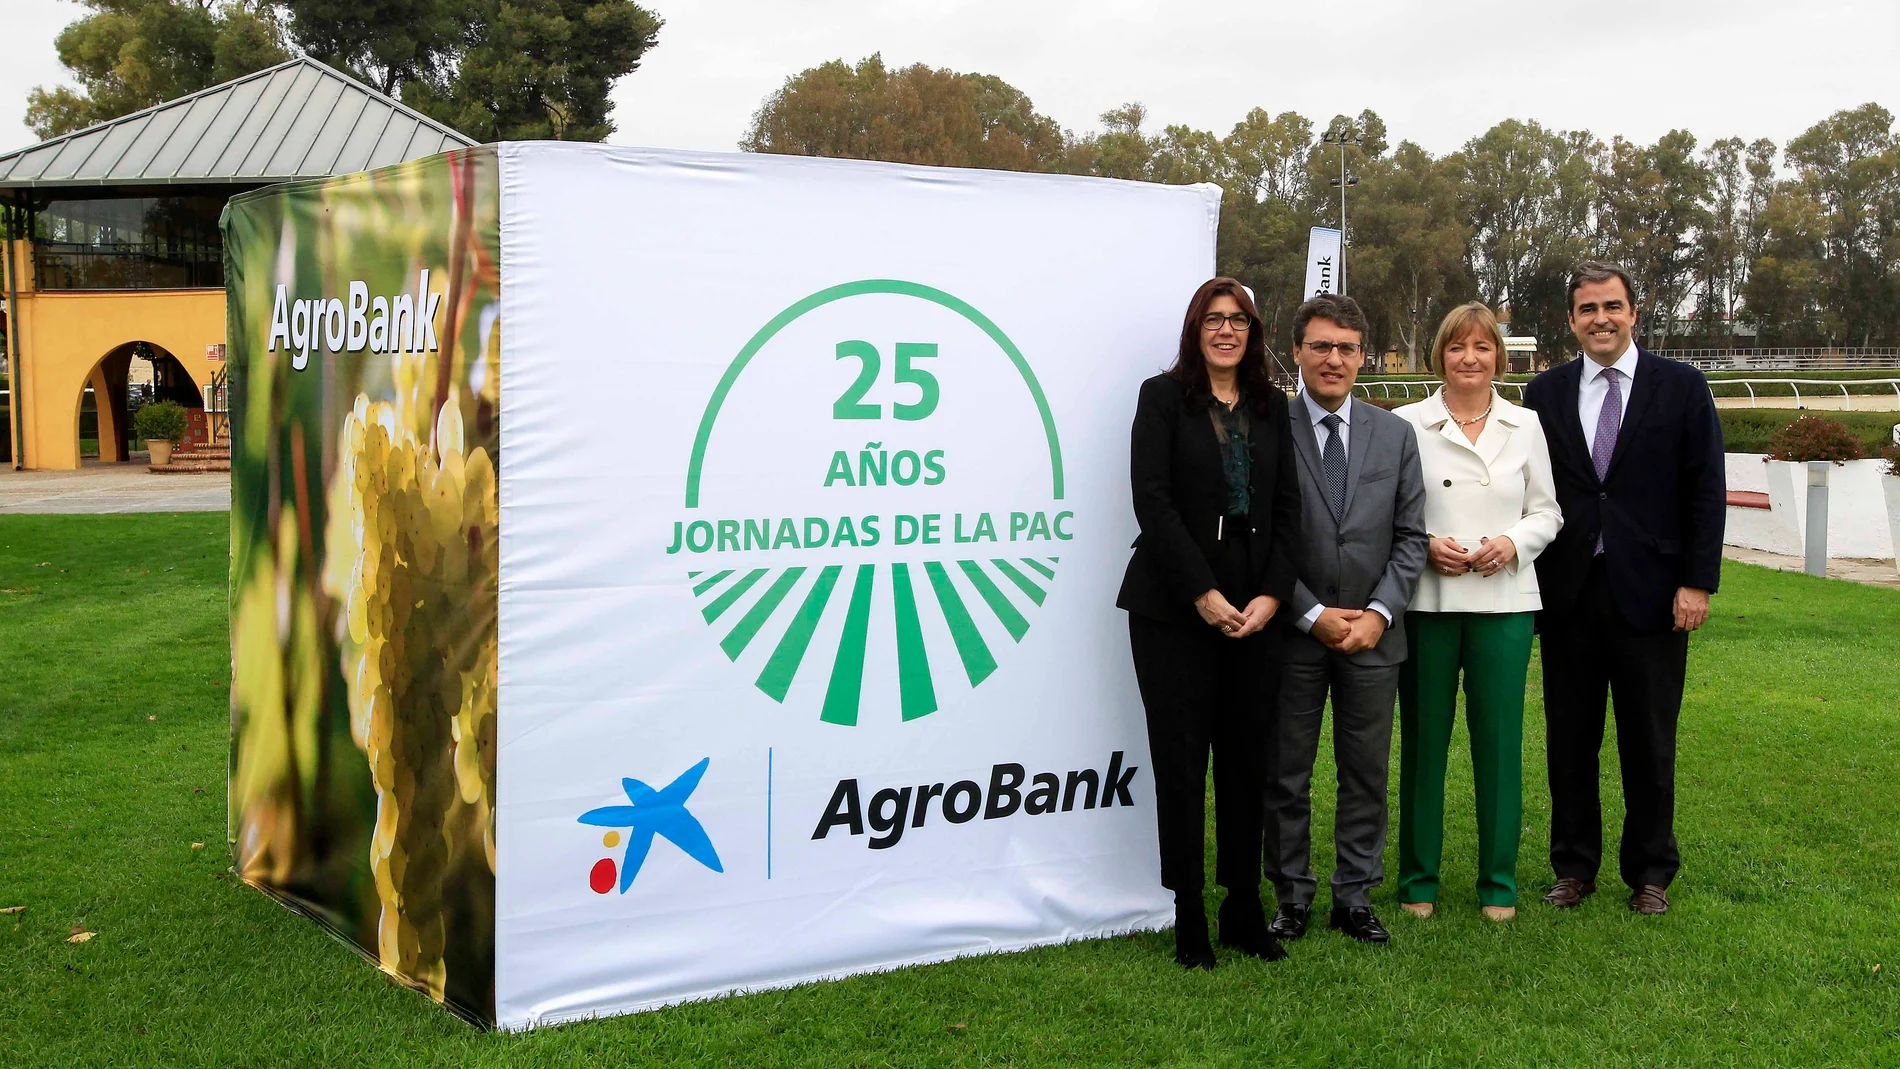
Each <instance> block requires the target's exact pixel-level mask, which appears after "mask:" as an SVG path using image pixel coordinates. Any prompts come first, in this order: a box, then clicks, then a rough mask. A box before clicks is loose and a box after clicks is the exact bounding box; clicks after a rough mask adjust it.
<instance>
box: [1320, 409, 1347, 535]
mask: <svg viewBox="0 0 1900 1069" xmlns="http://www.w3.org/2000/svg"><path fill="white" fill-rule="evenodd" d="M1343 422H1345V421H1344V420H1342V419H1340V418H1339V416H1338V415H1337V414H1334V415H1329V416H1325V417H1323V418H1322V419H1321V420H1320V423H1321V424H1323V425H1325V427H1326V431H1327V434H1328V437H1327V439H1326V451H1325V452H1324V453H1322V454H1320V466H1321V467H1323V468H1324V469H1325V470H1326V500H1327V501H1328V503H1330V504H1331V505H1332V506H1333V515H1335V516H1338V517H1340V518H1342V519H1343V518H1345V515H1346V444H1345V443H1344V442H1342V441H1340V440H1339V425H1340V424H1341V423H1343Z"/></svg>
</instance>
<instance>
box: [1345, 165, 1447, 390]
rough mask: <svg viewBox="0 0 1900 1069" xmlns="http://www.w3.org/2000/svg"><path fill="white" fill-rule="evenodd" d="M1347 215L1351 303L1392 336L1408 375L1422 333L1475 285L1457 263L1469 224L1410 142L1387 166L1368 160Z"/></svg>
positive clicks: (1425, 337)
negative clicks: (1350, 234) (1350, 231)
mask: <svg viewBox="0 0 1900 1069" xmlns="http://www.w3.org/2000/svg"><path fill="white" fill-rule="evenodd" d="M1357 189H1358V191H1357V193H1356V195H1355V199H1354V202H1353V205H1354V206H1353V208H1352V228H1353V236H1354V241H1355V242H1356V244H1355V246H1354V248H1353V261H1352V289H1353V296H1354V298H1355V299H1357V300H1358V301H1359V303H1360V304H1361V305H1362V306H1363V307H1365V309H1366V311H1367V314H1368V315H1369V316H1372V317H1373V318H1374V319H1375V321H1376V322H1375V326H1377V325H1378V324H1383V325H1384V326H1385V329H1384V330H1382V331H1377V332H1376V333H1379V334H1381V335H1382V336H1384V337H1386V338H1388V339H1390V338H1393V337H1396V339H1397V342H1398V344H1399V345H1400V346H1402V347H1403V348H1404V349H1405V352H1406V365H1407V367H1408V368H1409V369H1410V370H1412V371H1421V370H1424V364H1425V357H1426V354H1425V353H1422V352H1421V349H1422V348H1425V347H1427V346H1428V345H1429V343H1430V333H1429V332H1430V331H1431V330H1433V329H1435V324H1436V322H1437V320H1438V319H1439V318H1441V317H1442V316H1443V315H1444V313H1445V312H1447V311H1449V310H1450V309H1451V308H1452V307H1453V306H1455V305H1458V304H1462V303H1464V302H1465V301H1469V300H1472V299H1473V298H1474V297H1475V296H1476V293H1477V283H1476V280H1474V279H1473V278H1472V277H1471V274H1470V272H1469V270H1468V269H1467V266H1466V263H1465V249H1466V247H1467V246H1468V245H1469V244H1470V241H1471V224H1470V221H1469V220H1468V219H1466V218H1465V216H1464V213H1463V212H1462V211H1461V210H1460V204H1459V196H1458V187H1457V185H1456V184H1455V183H1454V181H1453V180H1452V172H1451V168H1448V167H1446V166H1445V165H1444V164H1442V163H1441V162H1440V161H1437V160H1434V159H1432V157H1431V154H1430V153H1428V152H1426V151H1425V150H1424V149H1422V148H1420V147H1418V146H1417V145H1415V144H1413V143H1412V142H1410V141H1403V142H1400V143H1399V147H1398V150H1397V151H1396V152H1394V153H1393V155H1392V158H1391V159H1390V160H1373V161H1371V164H1370V165H1369V167H1368V170H1367V173H1366V175H1365V177H1364V178H1362V179H1361V180H1360V182H1359V185H1358V187H1357Z"/></svg>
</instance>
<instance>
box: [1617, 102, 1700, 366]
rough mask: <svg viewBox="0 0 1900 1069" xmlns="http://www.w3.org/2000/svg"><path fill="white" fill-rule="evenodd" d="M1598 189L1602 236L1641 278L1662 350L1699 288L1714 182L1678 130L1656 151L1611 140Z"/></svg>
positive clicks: (1645, 310) (1646, 318)
mask: <svg viewBox="0 0 1900 1069" xmlns="http://www.w3.org/2000/svg"><path fill="white" fill-rule="evenodd" d="M1597 189H1598V196H1599V197H1600V201H1599V204H1598V208H1597V212H1598V226H1597V231H1598V233H1599V234H1600V235H1602V236H1603V237H1604V238H1605V239H1607V245H1608V248H1607V250H1606V251H1607V253H1608V255H1609V257H1610V258H1611V259H1613V260H1615V261H1616V262H1618V263H1620V264H1622V265H1623V267H1624V269H1625V270H1627V271H1629V273H1630V275H1631V277H1632V278H1634V279H1635V281H1636V292H1637V293H1638V294H1640V295H1641V300H1640V303H1639V312H1640V314H1641V316H1642V319H1641V323H1642V324H1643V325H1644V326H1645V327H1646V328H1647V329H1646V330H1644V331H1643V332H1642V333H1643V334H1644V335H1645V336H1646V340H1647V341H1648V343H1649V347H1650V348H1652V349H1656V348H1661V347H1662V346H1663V344H1664V341H1665V340H1666V338H1667V336H1668V334H1669V333H1670V330H1671V326H1672V324H1673V322H1674V321H1675V319H1676V317H1677V316H1678V315H1679V314H1680V312H1681V309H1682V307H1683V305H1684V304H1685V303H1686V302H1687V300H1688V297H1689V294H1690V292H1691V290H1692V289H1693V287H1694V269H1695V259H1696V242H1695V237H1696V235H1697V234H1698V233H1699V232H1702V231H1704V230H1706V229H1707V228H1708V226H1709V223H1710V216H1709V212H1708V209H1707V207H1706V206H1705V205H1706V203H1707V202H1708V201H1709V200H1710V198H1711V197H1712V195H1713V192H1714V186H1713V179H1712V177H1711V175H1710V173H1709V170H1708V168H1707V167H1705V166H1704V165H1703V164H1702V163H1701V162H1700V161H1698V160H1697V159H1696V155H1695V137H1694V136H1693V135H1692V134H1690V133H1689V132H1688V131H1687V130H1671V131H1669V132H1668V133H1666V134H1664V135H1663V136H1662V137H1661V138H1659V139H1658V140H1657V141H1656V143H1655V144H1654V145H1648V146H1642V145H1636V144H1633V143H1631V142H1628V141H1625V140H1623V139H1622V138H1620V137H1618V138H1615V139H1614V140H1612V141H1611V143H1610V148H1609V154H1608V159H1607V166H1606V167H1605V168H1604V169H1603V173H1602V174H1601V175H1599V177H1598V181H1597Z"/></svg>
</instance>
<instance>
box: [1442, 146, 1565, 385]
mask: <svg viewBox="0 0 1900 1069" xmlns="http://www.w3.org/2000/svg"><path fill="white" fill-rule="evenodd" d="M1601 152H1602V146H1601V145H1600V144H1598V143H1597V142H1596V141H1595V140H1594V139H1593V138H1592V137H1591V136H1590V135H1589V134H1588V133H1587V132H1578V133H1570V134H1565V133H1561V132H1558V131H1553V130H1547V129H1545V128H1544V127H1542V126H1540V125H1538V124H1537V123H1535V122H1528V123H1527V122H1520V121H1518V120H1516V119H1507V120H1505V121H1504V122H1501V123H1499V124H1498V125H1496V126H1494V127H1492V128H1491V129H1490V130H1487V131H1486V132H1485V133H1483V134H1481V135H1479V136H1478V137H1475V138H1473V139H1472V140H1470V141H1468V142H1466V143H1465V146H1464V148H1463V149H1461V150H1460V151H1459V152H1457V153H1455V154H1454V155H1453V156H1452V157H1450V158H1449V159H1448V160H1447V165H1448V166H1449V167H1450V172H1449V173H1450V174H1451V175H1452V177H1453V180H1454V181H1455V182H1456V184H1457V186H1458V188H1459V191H1460V197H1461V201H1462V203H1463V208H1464V213H1465V217H1466V218H1468V219H1469V220H1470V221H1471V227H1472V229H1471V241H1470V244H1469V245H1468V246H1467V247H1466V263H1467V265H1468V267H1469V270H1470V271H1471V274H1472V276H1473V277H1474V278H1475V279H1476V281H1477V285H1478V293H1479V296H1480V299H1481V300H1483V301H1484V302H1485V303H1486V304H1488V305H1490V306H1491V307H1493V308H1498V309H1505V308H1508V309H1509V312H1510V321H1511V325H1512V330H1513V331H1514V332H1515V333H1518V334H1524V333H1530V334H1534V335H1535V336H1536V337H1537V339H1538V342H1539V347H1540V349H1542V350H1543V351H1545V352H1552V353H1556V352H1568V351H1569V350H1570V348H1571V346H1570V342H1569V326H1568V312H1569V309H1568V308H1567V307H1565V303H1564V292H1565V285H1566V282H1567V279H1568V276H1569V273H1570V269H1571V268H1572V267H1573V266H1574V265H1575V264H1576V262H1577V261H1578V260H1581V259H1582V258H1584V256H1586V255H1588V254H1590V253H1592V252H1595V251H1597V250H1596V249H1595V247H1594V242H1593V229H1594V228H1593V226H1592V222H1593V220H1592V207H1593V205H1594V204H1595V202H1596V158H1597V157H1598V156H1599V155H1600V154H1601Z"/></svg>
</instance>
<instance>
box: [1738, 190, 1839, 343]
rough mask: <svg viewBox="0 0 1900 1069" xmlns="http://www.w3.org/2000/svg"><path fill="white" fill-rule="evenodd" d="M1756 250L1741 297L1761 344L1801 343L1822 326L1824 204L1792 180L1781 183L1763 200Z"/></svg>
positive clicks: (1813, 337)
mask: <svg viewBox="0 0 1900 1069" xmlns="http://www.w3.org/2000/svg"><path fill="white" fill-rule="evenodd" d="M1760 226H1761V230H1762V234H1763V238H1762V243H1761V248H1760V252H1759V255H1758V256H1757V257H1756V258H1755V261H1754V263H1753V264H1752V265H1751V266H1750V268H1749V272H1748V281H1747V282H1745V283H1744V284H1743V286H1742V300H1743V303H1744V305H1745V306H1746V307H1747V309H1748V313H1749V315H1750V316H1752V317H1753V318H1754V320H1755V323H1756V329H1757V330H1758V331H1759V333H1758V335H1757V338H1758V341H1759V343H1760V344H1764V345H1800V344H1804V343H1810V342H1813V341H1815V340H1818V335H1819V333H1820V332H1821V329H1822V328H1821V307H1822V306H1821V302H1820V300H1819V297H1820V292H1821V264H1822V259H1823V257H1824V256H1825V246H1826V234H1827V212H1826V209H1825V208H1824V207H1823V206H1822V205H1821V203H1820V202H1819V201H1817V200H1816V199H1815V198H1814V197H1812V196H1811V195H1809V193H1808V192H1807V191H1806V190H1804V189H1802V188H1801V187H1800V186H1799V185H1797V184H1796V183H1792V182H1788V183H1783V184H1781V185H1780V186H1779V187H1778V188H1776V189H1775V190H1774V192H1772V193H1771V194H1769V196H1768V200H1767V203H1766V204H1764V205H1763V208H1762V213H1761V221H1760Z"/></svg>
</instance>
